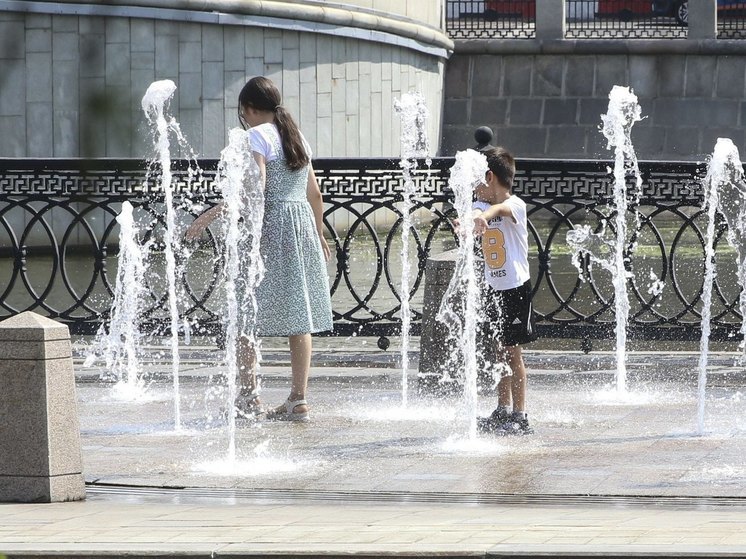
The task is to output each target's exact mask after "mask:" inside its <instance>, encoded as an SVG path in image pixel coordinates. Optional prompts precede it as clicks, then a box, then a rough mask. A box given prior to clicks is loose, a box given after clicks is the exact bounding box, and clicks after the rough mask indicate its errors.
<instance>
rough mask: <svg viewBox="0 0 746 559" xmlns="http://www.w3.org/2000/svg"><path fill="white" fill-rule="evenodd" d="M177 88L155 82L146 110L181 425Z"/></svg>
mask: <svg viewBox="0 0 746 559" xmlns="http://www.w3.org/2000/svg"><path fill="white" fill-rule="evenodd" d="M175 91H176V84H174V82H172V81H171V80H161V81H157V82H153V83H152V84H150V87H148V89H147V91H146V92H145V95H144V96H143V98H142V103H141V105H142V110H143V111H144V112H145V116H146V117H147V119H148V122H150V124H152V125H154V126H155V137H154V141H155V148H156V152H157V157H158V161H159V163H160V166H161V188H162V189H163V193H164V197H165V202H166V230H165V234H164V239H163V242H164V244H165V250H164V252H165V257H166V279H167V282H168V311H169V318H170V322H171V370H172V375H173V385H174V426H175V429H176V430H177V431H178V430H180V429H181V406H180V396H179V308H178V297H177V294H176V277H177V264H176V255H177V254H178V253H180V252H181V242H180V232H179V230H178V228H177V221H176V212H175V209H174V202H173V189H172V186H171V182H172V176H171V152H170V142H169V139H168V136H169V131H177V133H178V130H179V128H178V124H176V122H175V120H174V119H173V118H171V119H167V118H166V114H165V112H166V106H167V105H168V102H169V101H170V99H171V97H172V96H173V94H174V92H175Z"/></svg>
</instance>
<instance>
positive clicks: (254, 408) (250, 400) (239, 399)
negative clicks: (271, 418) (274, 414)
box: [222, 392, 265, 421]
mask: <svg viewBox="0 0 746 559" xmlns="http://www.w3.org/2000/svg"><path fill="white" fill-rule="evenodd" d="M222 412H223V416H224V417H225V419H226V420H227V419H228V410H226V409H225V408H223V410H222ZM264 413H265V410H264V408H263V407H262V404H261V402H260V401H259V393H257V392H252V393H251V394H239V395H238V396H236V399H235V401H234V403H233V416H234V417H235V418H236V419H249V420H252V421H255V420H258V419H260V418H261V417H262V416H263V415H264Z"/></svg>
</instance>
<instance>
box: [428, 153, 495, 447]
mask: <svg viewBox="0 0 746 559" xmlns="http://www.w3.org/2000/svg"><path fill="white" fill-rule="evenodd" d="M487 169H488V168H487V158H486V157H485V156H484V154H481V153H478V152H476V151H474V150H470V149H468V150H466V151H460V152H458V153H457V154H456V163H455V164H454V165H453V167H451V175H450V178H449V179H448V186H449V187H450V188H451V190H452V191H453V193H454V197H455V200H454V207H455V209H456V212H457V213H458V219H459V233H460V236H461V241H460V243H459V246H458V253H457V257H456V265H455V268H454V271H453V277H452V278H451V282H450V283H449V284H448V289H447V290H446V292H445V295H444V296H443V300H442V302H441V305H440V309H439V310H438V314H437V315H436V318H437V320H439V321H440V322H443V323H444V324H445V325H446V327H447V328H448V330H449V338H450V341H451V342H453V343H454V344H455V346H456V347H457V348H458V350H457V351H459V352H460V353H461V354H462V355H463V363H464V371H463V383H464V414H465V415H466V418H467V420H468V422H469V428H468V434H469V438H470V439H474V438H476V435H477V344H476V333H477V319H478V317H479V314H480V312H481V301H480V297H479V286H478V284H477V277H476V271H475V269H474V218H473V216H472V196H473V191H474V187H476V186H477V185H478V184H479V183H481V182H482V181H484V176H485V174H486V173H487ZM446 374H447V373H446Z"/></svg>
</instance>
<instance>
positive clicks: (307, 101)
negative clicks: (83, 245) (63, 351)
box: [0, 0, 452, 158]
mask: <svg viewBox="0 0 746 559" xmlns="http://www.w3.org/2000/svg"><path fill="white" fill-rule="evenodd" d="M23 4H24V6H26V7H28V10H29V11H24V12H19V11H15V12H14V11H0V128H2V130H3V131H4V133H3V134H2V135H0V157H144V156H148V155H149V154H150V152H149V147H150V145H151V143H150V140H149V139H147V127H146V125H145V120H144V118H143V115H142V110H141V108H140V100H141V98H142V95H143V94H144V93H145V90H146V89H147V87H148V85H149V84H150V83H151V82H153V81H155V80H159V79H171V80H173V81H174V82H175V83H176V85H177V87H178V90H177V93H176V96H175V98H174V101H173V103H172V106H171V110H172V113H173V114H174V116H175V117H176V119H177V120H178V121H179V122H180V124H181V127H182V131H183V132H184V135H185V136H186V138H187V140H188V141H189V143H190V144H191V146H192V148H193V149H194V151H195V152H196V154H197V156H198V157H205V158H214V157H218V156H219V153H220V150H221V149H222V148H223V147H224V146H225V144H226V141H227V131H228V130H229V129H230V128H231V127H234V126H237V125H238V122H237V118H236V110H237V97H238V92H239V90H240V89H241V87H242V86H243V84H244V83H245V82H246V80H247V79H248V78H250V77H252V76H255V75H260V74H261V75H266V76H268V77H270V78H271V79H273V80H274V81H275V82H276V83H277V84H278V85H279V86H280V88H281V90H282V92H283V96H284V104H285V105H286V106H287V107H288V108H289V109H290V111H291V112H292V113H293V114H294V115H295V116H296V118H297V119H298V120H299V123H300V125H301V128H302V130H303V132H304V134H305V135H306V137H307V138H308V139H309V142H310V143H311V145H312V147H313V149H314V153H315V155H317V156H320V157H328V156H335V157H336V156H339V157H343V156H348V157H349V156H353V157H354V156H398V155H399V123H398V117H397V116H396V114H395V113H394V110H393V102H394V100H395V99H396V98H397V97H399V96H400V95H401V94H403V93H406V92H408V91H411V90H419V91H421V92H422V93H423V94H424V95H425V96H426V99H427V102H428V105H429V106H430V107H431V113H432V115H431V119H430V130H429V134H430V137H431V138H432V141H431V144H432V145H433V146H435V147H437V146H438V145H439V138H440V137H439V133H440V128H441V122H440V116H441V110H442V83H443V73H444V67H445V58H446V57H447V56H448V54H449V50H448V48H447V47H448V46H449V44H450V45H451V46H452V43H450V40H448V39H447V37H445V35H443V34H442V33H441V32H440V31H439V30H438V29H434V28H432V27H429V26H425V25H423V24H420V23H418V21H419V20H418V19H417V20H407V18H406V17H405V16H407V15H408V14H411V13H414V12H417V10H415V8H414V7H413V6H414V5H415V4H417V5H418V6H419V7H420V12H417V13H418V14H420V15H421V14H427V17H426V18H425V19H426V20H427V21H430V22H432V23H435V22H437V21H439V19H440V15H439V14H440V12H441V10H442V8H441V7H440V2H439V1H438V0H427V1H425V2H423V1H421V0H418V1H417V2H414V1H413V0H406V1H400V2H397V5H398V9H397V11H395V12H394V15H392V16H391V17H390V19H389V20H385V18H383V17H378V16H375V17H374V14H371V13H370V11H368V12H365V11H364V10H363V11H362V12H361V14H362V15H360V14H358V15H357V16H356V15H355V14H356V12H355V9H354V8H353V7H351V6H349V5H347V8H348V11H347V12H345V11H344V9H343V8H344V6H345V5H346V4H343V3H341V2H339V3H324V4H330V7H327V8H324V10H323V13H324V14H327V15H328V13H331V12H332V11H333V12H334V14H336V16H335V17H336V19H330V20H329V21H327V20H318V21H316V20H313V21H311V20H302V19H301V18H300V15H304V14H306V12H309V10H313V9H316V10H317V12H318V11H319V10H321V8H317V7H316V4H320V3H318V2H316V3H314V2H305V3H303V2H300V3H293V2H284V3H280V2H275V3H273V5H281V4H284V11H282V10H279V9H277V10H275V12H272V13H265V12H266V10H265V12H262V13H260V14H256V13H248V12H247V13H243V12H237V13H234V14H218V15H216V14H214V13H213V12H209V11H199V10H192V11H189V10H187V9H186V8H189V7H190V6H191V5H192V4H194V5H195V6H196V5H205V4H209V2H208V1H201V2H189V1H188V0H173V1H166V0H161V1H160V2H155V1H150V2H143V1H139V2H138V1H132V2H122V1H115V0H112V1H110V2H107V3H106V5H101V4H100V3H95V4H96V5H92V6H85V9H82V8H81V7H80V4H69V3H67V2H57V3H52V2H26V3H23ZM90 4H94V3H90ZM125 4H126V6H125ZM237 4H242V3H236V2H224V3H222V4H221V6H225V7H226V9H228V8H230V7H231V6H233V5H237ZM245 4H246V5H249V4H251V5H254V4H256V5H257V6H260V7H261V6H264V5H265V4H270V3H245ZM353 4H360V5H363V6H364V7H366V6H367V5H370V6H373V5H379V4H380V5H381V6H383V5H384V4H385V5H386V6H388V5H389V4H392V5H393V4H394V3H393V2H388V1H386V2H383V4H382V3H381V2H379V1H378V0H375V1H374V0H357V1H356V2H353ZM16 5H17V6H21V4H20V3H16ZM111 5H116V6H111ZM148 5H151V7H148ZM169 5H170V6H172V7H173V8H179V9H171V10H164V9H163V7H164V6H169ZM152 6H157V8H154V7H152ZM280 7H281V8H282V7H283V6H280ZM379 7H380V6H379ZM384 7H385V6H384ZM332 8H333V9H332ZM45 9H46V10H47V12H55V13H54V14H53V13H44V10H45ZM6 10H7V8H6ZM334 10H336V11H334ZM60 12H62V14H61V15H60ZM397 12H398V14H399V15H397ZM309 13H310V12H309ZM319 13H321V12H319ZM345 13H347V14H349V21H348V24H347V25H343V24H342V23H341V22H342V21H344V14H345ZM382 13H383V12H381V14H382ZM89 14H93V15H89ZM292 14H296V16H297V18H296V19H292V18H290V17H289V16H291V15H292ZM340 14H341V16H340ZM283 15H285V16H288V17H285V18H282V17H280V16H283ZM311 15H314V14H311ZM337 16H338V17H337ZM363 16H366V18H367V19H364V20H362V19H361V20H360V24H359V25H358V24H357V23H356V22H357V20H356V19H355V18H356V17H358V18H361V17H363ZM304 17H305V15H304ZM309 17H311V16H309ZM325 17H326V16H325ZM371 21H372V22H373V23H371ZM376 22H379V23H380V25H378V27H376V25H377V24H376ZM5 131H9V132H5ZM434 149H435V148H434ZM179 155H185V154H184V153H181V154H179Z"/></svg>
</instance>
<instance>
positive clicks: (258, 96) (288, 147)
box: [238, 76, 311, 171]
mask: <svg viewBox="0 0 746 559" xmlns="http://www.w3.org/2000/svg"><path fill="white" fill-rule="evenodd" d="M238 103H239V106H241V107H252V108H254V109H257V110H260V111H272V112H274V113H275V124H276V125H277V130H278V131H279V132H280V141H281V142H282V151H284V152H285V160H286V161H287V165H288V167H290V168H291V169H293V170H294V171H297V170H298V169H302V168H303V167H305V166H306V165H308V164H309V163H310V162H311V161H310V159H309V157H308V153H307V152H306V148H305V146H304V145H303V140H302V136H301V134H300V129H299V128H298V125H297V124H296V123H295V120H293V117H292V115H291V114H290V112H289V111H288V110H287V109H286V108H285V107H283V106H282V96H281V95H280V90H279V89H277V86H276V85H275V84H274V83H272V80H270V79H269V78H265V77H264V76H257V77H255V78H251V79H250V80H249V81H248V82H246V85H244V86H243V89H242V90H241V93H239V94H238Z"/></svg>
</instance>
